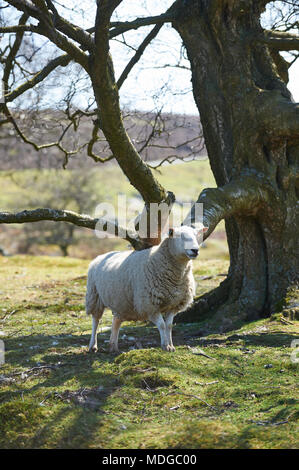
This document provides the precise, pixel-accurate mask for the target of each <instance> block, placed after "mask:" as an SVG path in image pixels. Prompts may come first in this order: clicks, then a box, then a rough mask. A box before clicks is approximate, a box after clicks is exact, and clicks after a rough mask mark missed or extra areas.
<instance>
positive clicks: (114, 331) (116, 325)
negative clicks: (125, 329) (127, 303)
mask: <svg viewBox="0 0 299 470" xmlns="http://www.w3.org/2000/svg"><path fill="white" fill-rule="evenodd" d="M121 324H122V320H121V319H120V318H119V317H117V316H116V315H113V320H112V328H111V336H110V343H109V351H110V352H118V333H119V329H120V325H121Z"/></svg>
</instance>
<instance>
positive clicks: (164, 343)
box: [149, 313, 170, 351]
mask: <svg viewBox="0 0 299 470" xmlns="http://www.w3.org/2000/svg"><path fill="white" fill-rule="evenodd" d="M149 319H150V320H151V321H152V322H153V323H154V325H156V327H157V328H158V330H159V333H160V337H161V348H162V349H164V350H165V351H170V349H169V344H168V338H167V335H166V325H165V321H164V318H163V317H162V315H161V313H158V314H157V315H153V316H151V317H150V318H149Z"/></svg>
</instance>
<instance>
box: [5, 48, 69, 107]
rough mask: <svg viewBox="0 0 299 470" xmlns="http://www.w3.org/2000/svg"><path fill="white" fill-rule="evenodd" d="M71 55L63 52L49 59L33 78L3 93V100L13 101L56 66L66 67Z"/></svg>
mask: <svg viewBox="0 0 299 470" xmlns="http://www.w3.org/2000/svg"><path fill="white" fill-rule="evenodd" d="M71 60H72V59H71V57H70V56H69V55H68V54H63V55H61V56H59V57H56V58H55V59H53V60H51V62H49V63H48V64H47V65H46V66H45V67H44V68H43V69H42V70H40V71H39V72H38V73H37V74H35V75H34V77H33V78H31V79H30V80H28V81H27V82H25V83H23V84H22V85H20V86H19V87H18V88H16V89H15V90H13V91H11V92H10V93H8V94H7V95H5V101H6V102H7V103H8V102H10V101H13V100H14V99H16V98H17V97H18V96H20V95H22V94H23V93H25V91H27V90H29V89H30V88H33V87H34V86H35V85H37V84H38V83H40V82H42V81H43V80H44V79H45V78H46V77H47V76H48V75H49V74H50V73H51V72H53V70H55V69H56V68H57V67H59V66H60V67H66V66H67V65H68V64H69V63H70V61H71Z"/></svg>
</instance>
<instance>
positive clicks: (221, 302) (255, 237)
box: [173, 0, 299, 324]
mask: <svg viewBox="0 0 299 470" xmlns="http://www.w3.org/2000/svg"><path fill="white" fill-rule="evenodd" d="M264 3H266V2H257V1H253V0H248V1H247V2H241V1H240V0H232V1H230V2H227V1H224V0H210V1H204V0H202V1H195V0H193V1H189V2H188V8H183V7H182V9H181V12H180V13H179V14H178V15H177V20H176V21H175V22H174V23H173V26H174V27H175V28H176V29H177V31H178V32H179V34H180V35H181V37H182V39H183V42H184V45H185V47H186V50H187V54H188V57H189V60H190V63H191V70H192V84H193V92H194V98H195V101H196V104H197V106H198V109H199V112H200V117H201V123H202V126H203V132H204V138H205V143H206V146H207V150H208V155H209V160H210V164H211V168H212V171H213V174H214V176H215V179H216V182H217V185H218V186H219V188H218V189H216V190H205V191H204V192H203V193H202V194H201V195H200V196H199V199H198V202H203V203H204V221H205V223H208V224H209V223H210V225H211V229H210V230H209V232H208V233H207V235H209V233H210V232H211V231H212V230H213V228H214V227H215V226H216V225H217V223H218V222H219V220H220V219H221V218H223V217H224V218H225V221H226V230H227V238H228V245H229V251H230V269H229V275H228V278H227V279H226V281H225V282H224V283H222V285H221V286H220V288H219V289H216V290H215V291H214V292H213V293H209V294H208V295H206V296H204V297H203V298H201V299H198V300H197V302H195V304H194V306H193V307H192V309H191V310H190V311H189V312H188V314H186V318H188V321H191V320H195V321H196V320H198V319H199V318H200V315H201V314H202V313H205V312H207V311H208V310H209V309H211V308H212V309H217V307H218V308H219V307H221V308H220V310H219V316H220V315H222V316H223V317H225V321H224V324H227V323H230V322H227V318H228V317H229V318H231V317H234V316H236V317H237V316H238V318H243V319H245V318H246V319H254V318H258V317H260V316H266V315H269V314H271V313H272V312H275V311H276V310H277V309H279V308H281V305H282V303H281V302H282V301H283V299H285V298H286V293H287V291H288V290H289V289H290V288H291V287H292V286H293V285H294V284H296V283H298V245H297V230H296V221H297V222H298V204H297V198H298V195H299V187H298V171H297V168H298V156H299V108H298V105H296V104H294V103H293V101H292V97H291V94H290V92H289V90H288V89H287V87H286V83H285V82H284V81H283V78H282V77H281V76H280V75H279V70H278V68H277V66H276V64H275V62H274V59H273V54H271V50H270V49H269V44H268V43H265V40H264V35H263V30H262V28H261V26H260V22H259V18H260V14H261V10H262V7H263V4H264ZM253 38H263V39H262V40H261V41H259V40H256V39H254V40H253ZM277 47H278V46H277ZM296 247H297V248H296Z"/></svg>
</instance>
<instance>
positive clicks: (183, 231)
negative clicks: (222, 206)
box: [169, 224, 208, 259]
mask: <svg viewBox="0 0 299 470" xmlns="http://www.w3.org/2000/svg"><path fill="white" fill-rule="evenodd" d="M207 230H208V227H204V226H203V225H202V224H198V227H197V228H193V227H189V226H187V225H182V226H181V227H178V228H173V229H170V230H169V238H170V239H171V242H170V247H171V251H172V254H173V255H175V256H178V257H182V258H189V259H195V258H196V257H197V255H198V250H199V247H200V245H201V243H202V235H203V233H204V232H206V231H207Z"/></svg>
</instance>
